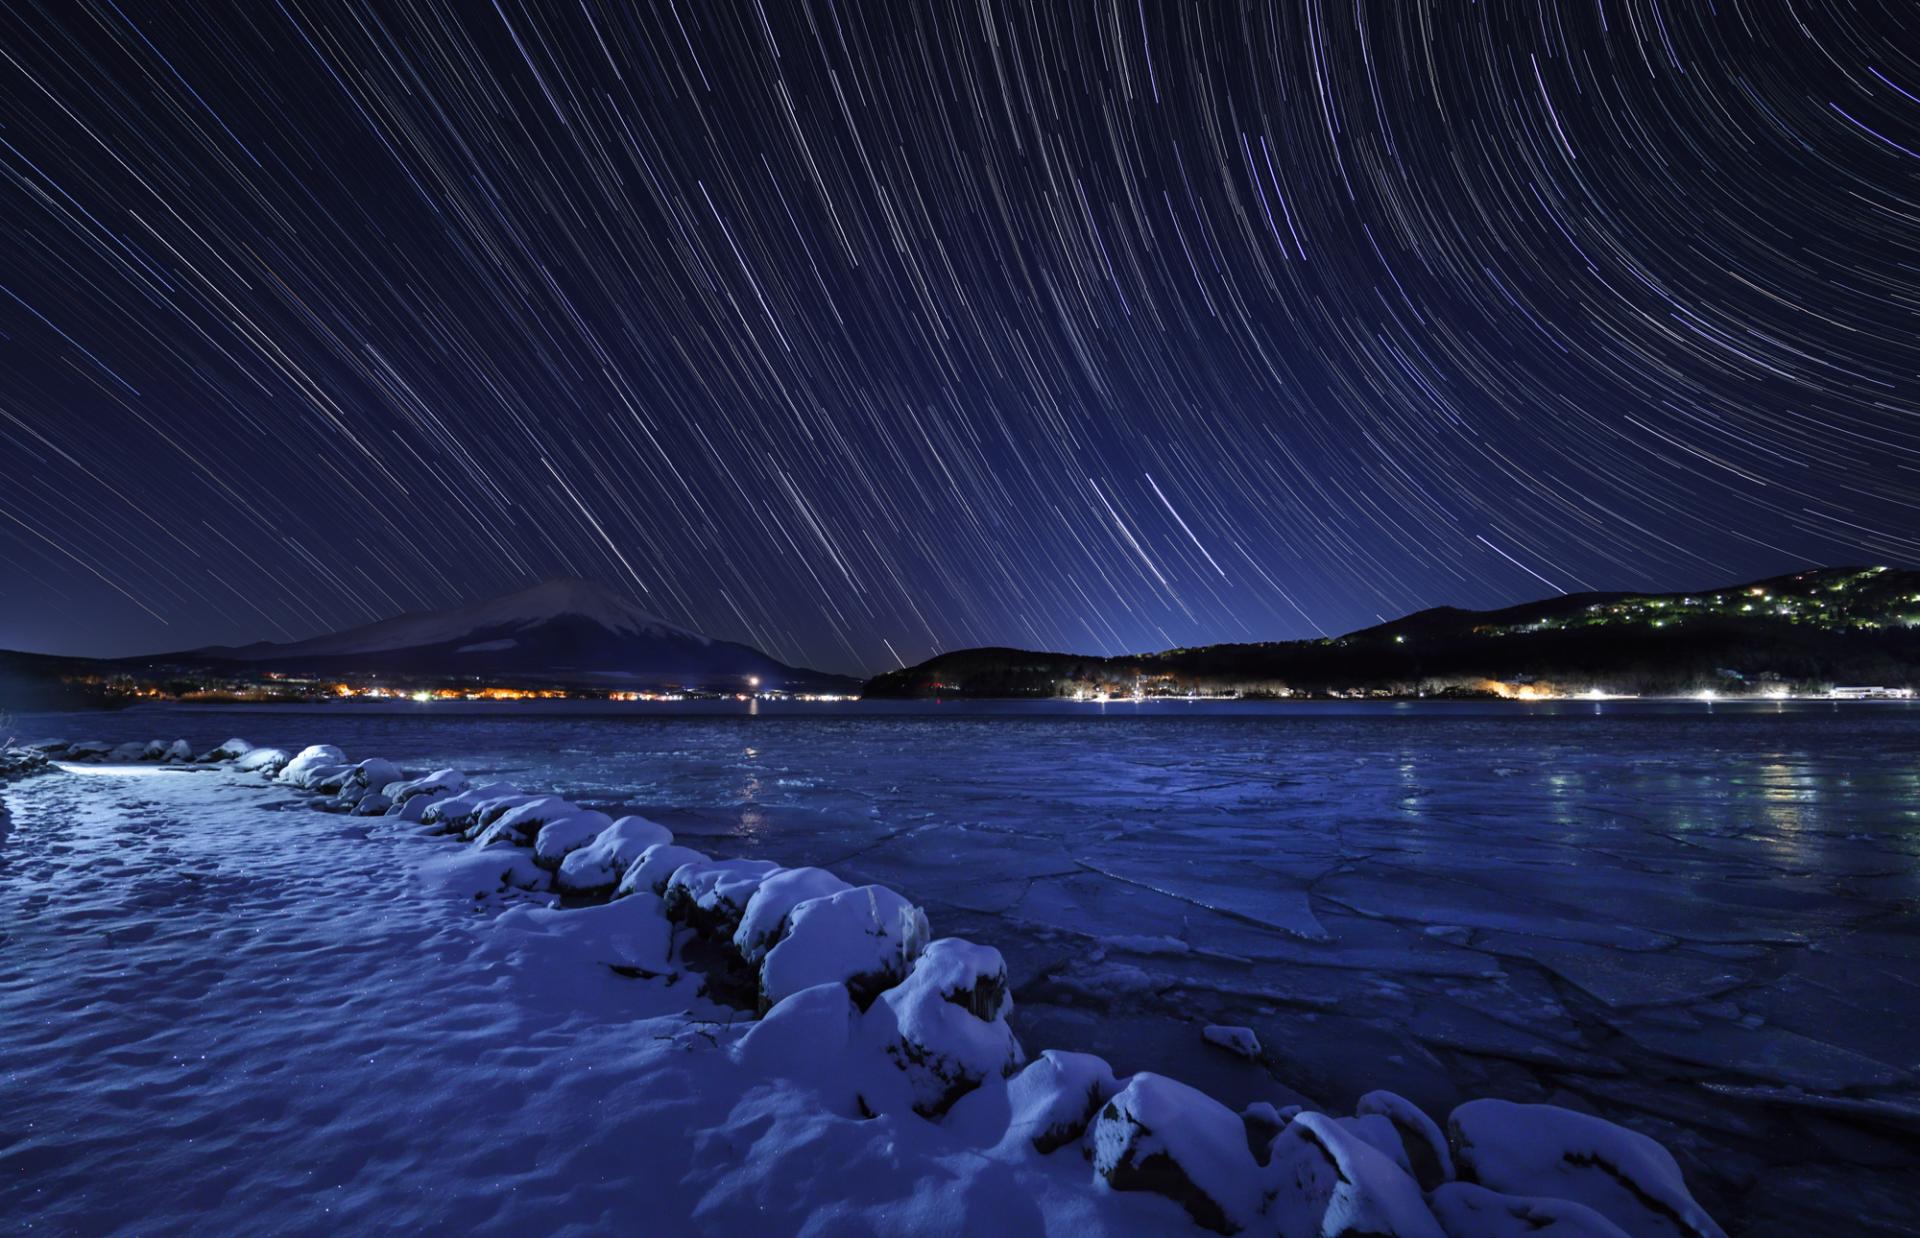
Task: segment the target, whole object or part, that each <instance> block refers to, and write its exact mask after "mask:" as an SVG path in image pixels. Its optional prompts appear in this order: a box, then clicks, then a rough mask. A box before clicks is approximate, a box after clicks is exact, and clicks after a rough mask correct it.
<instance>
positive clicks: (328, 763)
mask: <svg viewBox="0 0 1920 1238" xmlns="http://www.w3.org/2000/svg"><path fill="white" fill-rule="evenodd" d="M346 763H347V754H346V753H344V752H342V751H340V750H339V749H338V748H336V747H334V746H333V745H332V744H308V745H307V746H306V747H305V748H302V749H301V750H300V751H299V753H297V754H296V755H295V756H294V758H293V759H292V760H291V761H288V762H287V763H286V765H285V766H284V767H282V769H281V770H280V775H279V779H278V780H279V781H280V782H284V783H289V784H291V785H293V786H296V787H305V786H310V785H312V783H314V782H318V781H319V780H320V779H321V778H324V777H326V773H324V772H322V771H328V772H331V770H333V769H337V768H338V767H340V766H343V765H345V764H346Z"/></svg>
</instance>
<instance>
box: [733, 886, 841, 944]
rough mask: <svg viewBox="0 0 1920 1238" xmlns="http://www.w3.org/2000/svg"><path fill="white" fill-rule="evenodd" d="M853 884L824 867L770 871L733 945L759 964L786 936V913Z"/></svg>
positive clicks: (741, 922) (750, 903) (748, 904)
mask: <svg viewBox="0 0 1920 1238" xmlns="http://www.w3.org/2000/svg"><path fill="white" fill-rule="evenodd" d="M852 888H853V887H851V886H849V885H848V884H847V883H846V882H844V881H842V880H840V878H838V877H836V876H834V875H833V874H832V873H830V872H828V871H827V870H826V869H824V868H787V869H782V870H781V871H779V872H777V873H773V874H770V875H769V876H768V877H767V878H766V879H765V880H764V881H762V882H761V883H760V885H759V886H758V888H756V889H755V890H754V892H753V897H752V898H750V899H748V900H747V909H746V911H745V912H744V913H743V914H742V915H741V917H740V928H739V929H738V930H737V931H736V932H735V933H734V935H733V948H734V949H736V950H738V951H739V952H740V957H741V958H743V959H745V960H746V961H747V962H748V963H750V964H753V965H754V966H758V965H759V963H760V961H761V960H762V959H764V958H766V957H767V951H769V950H771V949H773V948H774V946H775V945H777V944H779V941H780V939H781V938H782V937H784V936H786V932H787V917H788V915H790V914H791V913H792V911H793V909H794V908H795V907H798V906H799V905H800V904H801V903H804V902H806V901H807V900H808V899H810V898H825V897H827V896H828V895H831V894H838V893H839V892H840V891H842V890H850V889H852Z"/></svg>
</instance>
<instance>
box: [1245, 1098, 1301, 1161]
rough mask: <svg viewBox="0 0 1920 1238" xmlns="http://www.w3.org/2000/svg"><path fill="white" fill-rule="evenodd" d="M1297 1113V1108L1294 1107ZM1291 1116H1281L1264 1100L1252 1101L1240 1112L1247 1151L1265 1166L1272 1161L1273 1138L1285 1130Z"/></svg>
mask: <svg viewBox="0 0 1920 1238" xmlns="http://www.w3.org/2000/svg"><path fill="white" fill-rule="evenodd" d="M1296 1111H1297V1107H1296ZM1291 1121H1293V1114H1291V1113H1289V1114H1284V1115H1283V1114H1282V1113H1281V1112H1280V1111H1279V1110H1278V1109H1275V1108H1274V1107H1273V1105H1272V1104H1270V1103H1269V1102H1267V1101H1264V1100H1257V1101H1254V1102H1253V1103H1252V1104H1251V1105H1248V1106H1247V1107H1246V1108H1245V1109H1242V1110H1241V1111H1240V1125H1242V1126H1244V1127H1246V1128H1247V1151H1249V1152H1251V1153H1253V1159H1254V1160H1256V1161H1258V1162H1259V1163H1260V1164H1262V1165H1265V1164H1267V1163H1268V1162H1269V1161H1271V1160H1272V1159H1273V1137H1274V1136H1275V1135H1278V1134H1279V1133H1280V1132H1281V1131H1283V1130H1285V1129H1287V1123H1289V1122H1291Z"/></svg>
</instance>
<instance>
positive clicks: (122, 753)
mask: <svg viewBox="0 0 1920 1238" xmlns="http://www.w3.org/2000/svg"><path fill="white" fill-rule="evenodd" d="M152 742H153V741H147V742H145V743H143V742H142V741H140V740H137V739H134V740H128V741H127V742H126V743H124V744H115V745H114V747H113V750H112V751H110V752H108V753H107V760H109V761H111V762H113V763H114V764H116V765H127V764H131V763H132V762H134V761H144V760H146V759H147V747H148V744H149V743H152Z"/></svg>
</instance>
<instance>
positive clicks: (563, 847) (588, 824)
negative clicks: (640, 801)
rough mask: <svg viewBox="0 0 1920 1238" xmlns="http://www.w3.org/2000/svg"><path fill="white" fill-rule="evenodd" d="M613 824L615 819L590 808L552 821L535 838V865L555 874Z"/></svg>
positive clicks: (542, 827)
mask: <svg viewBox="0 0 1920 1238" xmlns="http://www.w3.org/2000/svg"><path fill="white" fill-rule="evenodd" d="M612 824H613V818H611V817H609V816H608V815H607V814H606V813H604V812H595V811H594V810H592V809H590V808H589V809H583V810H581V811H579V812H576V813H573V814H571V815H569V816H565V817H560V818H558V819H556V820H553V821H549V822H547V824H545V825H543V826H541V827H540V832H539V833H538V834H536V835H534V837H533V862H534V863H535V864H538V865H539V866H540V867H541V868H544V869H546V870H547V871H548V872H552V871H554V870H555V869H557V868H559V867H560V864H561V861H563V860H565V859H566V858H567V856H569V855H571V854H572V853H573V852H575V851H578V850H579V849H580V848H582V847H584V846H586V845H587V844H588V843H590V842H592V841H593V840H594V838H595V837H596V836H598V835H599V833H600V831H601V830H604V829H606V828H607V827H608V826H609V825H612Z"/></svg>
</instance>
